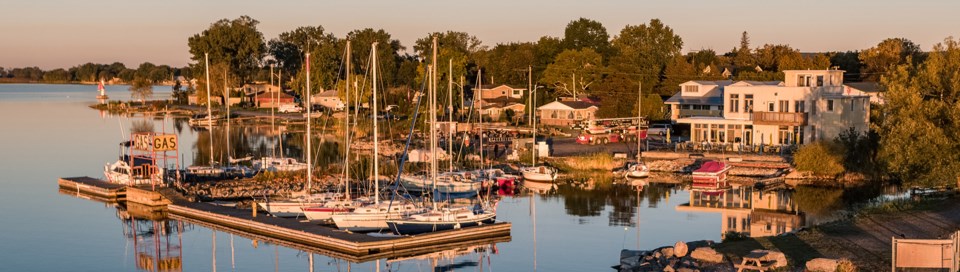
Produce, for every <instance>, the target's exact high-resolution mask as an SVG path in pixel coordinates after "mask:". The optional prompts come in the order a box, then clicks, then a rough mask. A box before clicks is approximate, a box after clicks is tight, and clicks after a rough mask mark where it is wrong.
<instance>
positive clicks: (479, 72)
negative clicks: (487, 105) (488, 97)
mask: <svg viewBox="0 0 960 272" xmlns="http://www.w3.org/2000/svg"><path fill="white" fill-rule="evenodd" d="M477 90H480V91H479V92H476V93H475V94H473V96H474V97H476V100H475V101H478V102H479V101H480V98H481V97H483V95H482V94H481V92H483V70H481V69H480V67H477ZM481 108H483V103H480V104H479V106H478V107H477V118H479V119H480V122H479V124H480V125H479V126H478V128H479V129H478V130H477V131H479V132H480V140H479V141H477V144H478V146H479V147H480V169H481V170H483V111H482V110H481Z"/></svg>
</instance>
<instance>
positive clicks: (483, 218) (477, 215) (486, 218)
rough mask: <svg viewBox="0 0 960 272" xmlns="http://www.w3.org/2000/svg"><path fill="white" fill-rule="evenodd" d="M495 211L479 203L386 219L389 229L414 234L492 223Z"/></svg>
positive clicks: (403, 233) (494, 220)
mask: <svg viewBox="0 0 960 272" xmlns="http://www.w3.org/2000/svg"><path fill="white" fill-rule="evenodd" d="M496 219H497V213H496V212H495V211H492V210H484V209H483V208H481V207H480V205H479V204H477V205H476V206H474V207H473V208H469V207H455V208H442V209H439V210H432V211H428V212H425V213H420V214H414V215H410V216H408V217H405V218H403V219H399V220H388V221H387V225H388V226H390V230H392V231H393V232H394V233H396V234H398V235H415V234H421V233H427V232H434V231H442V230H452V229H460V228H466V227H473V226H480V225H485V224H493V223H494V222H496Z"/></svg>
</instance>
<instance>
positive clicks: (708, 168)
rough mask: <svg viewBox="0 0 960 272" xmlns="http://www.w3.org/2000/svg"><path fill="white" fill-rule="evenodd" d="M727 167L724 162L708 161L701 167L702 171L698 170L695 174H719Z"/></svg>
mask: <svg viewBox="0 0 960 272" xmlns="http://www.w3.org/2000/svg"><path fill="white" fill-rule="evenodd" d="M724 167H726V165H724V164H723V163H722V162H718V161H707V162H704V163H703V165H701V166H700V169H697V170H696V171H694V172H704V173H717V172H720V171H721V170H723V168H724Z"/></svg>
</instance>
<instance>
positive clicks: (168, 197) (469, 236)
mask: <svg viewBox="0 0 960 272" xmlns="http://www.w3.org/2000/svg"><path fill="white" fill-rule="evenodd" d="M59 183H60V187H61V188H62V189H61V191H70V192H71V194H72V192H74V191H72V190H70V189H74V188H76V192H78V193H77V195H78V196H81V197H82V195H83V194H93V195H97V196H100V195H111V194H113V196H114V197H113V199H117V197H116V196H117V195H118V194H123V193H126V194H127V195H126V202H127V205H128V206H129V205H130V204H138V205H144V206H145V207H149V208H150V209H154V210H157V211H162V213H158V214H163V215H166V216H167V217H169V218H170V219H174V220H181V221H185V222H190V223H193V224H198V225H203V226H207V227H210V228H212V229H216V230H221V231H225V232H231V233H237V234H240V235H243V236H249V237H251V239H261V240H266V241H271V242H273V243H277V244H282V245H284V246H289V247H292V248H300V249H306V250H309V251H316V252H318V253H321V254H324V255H329V256H335V257H339V258H344V259H350V260H355V261H364V260H373V259H377V258H384V257H396V256H404V255H413V254H419V253H424V252H430V251H436V250H443V249H445V248H450V247H456V246H464V245H475V244H481V243H496V242H502V241H509V240H510V239H511V237H510V229H511V224H510V223H507V222H500V223H495V224H489V225H482V226H475V227H467V228H462V229H454V230H447V231H438V232H432V233H426V234H420V235H412V236H372V235H367V234H360V233H352V232H346V231H341V230H338V229H336V228H332V227H327V226H320V225H317V224H315V223H304V222H300V221H298V220H295V219H287V218H277V217H273V216H267V215H260V216H257V217H254V216H253V214H252V212H251V211H250V210H240V209H236V208H231V207H223V206H217V205H213V204H208V203H198V202H191V201H189V200H187V199H186V198H185V197H184V196H183V195H181V194H180V193H179V192H177V191H176V190H174V189H172V188H162V189H159V190H157V191H151V190H149V189H146V188H133V187H124V186H121V185H117V184H112V183H108V182H105V181H101V180H97V179H93V178H89V177H82V178H62V179H60V181H59ZM124 189H126V190H127V191H124ZM131 197H133V198H131ZM104 198H106V197H104ZM106 199H110V198H106Z"/></svg>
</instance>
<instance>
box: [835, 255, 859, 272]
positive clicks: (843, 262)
mask: <svg viewBox="0 0 960 272" xmlns="http://www.w3.org/2000/svg"><path fill="white" fill-rule="evenodd" d="M837 272H857V265H855V264H853V262H852V261H850V259H846V258H844V259H840V261H838V262H837Z"/></svg>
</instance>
